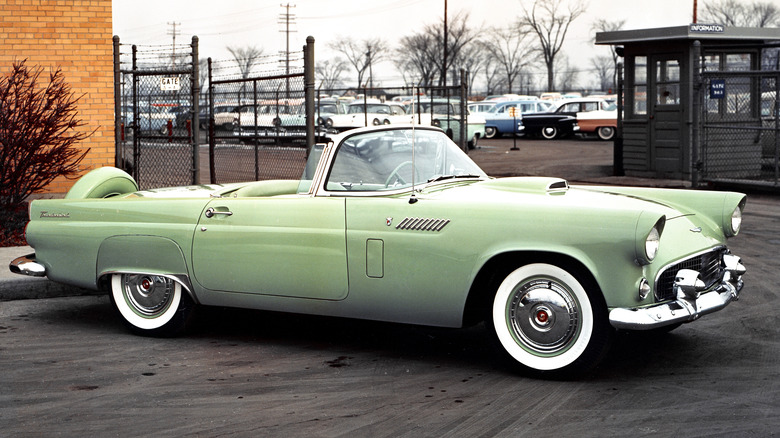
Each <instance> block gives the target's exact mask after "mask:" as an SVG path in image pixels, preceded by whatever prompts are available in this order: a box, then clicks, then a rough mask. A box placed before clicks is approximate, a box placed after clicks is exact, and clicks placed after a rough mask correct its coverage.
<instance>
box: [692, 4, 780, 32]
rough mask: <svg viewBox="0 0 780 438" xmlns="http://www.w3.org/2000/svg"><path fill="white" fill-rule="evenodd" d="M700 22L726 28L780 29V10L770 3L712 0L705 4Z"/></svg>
mask: <svg viewBox="0 0 780 438" xmlns="http://www.w3.org/2000/svg"><path fill="white" fill-rule="evenodd" d="M699 21H701V22H710V23H718V24H724V25H726V26H745V27H778V26H780V8H778V6H777V5H776V4H774V3H772V2H769V1H757V0H756V1H753V2H752V3H746V2H745V1H744V0H712V1H711V2H708V3H705V4H704V9H703V10H702V13H701V15H700V16H699Z"/></svg>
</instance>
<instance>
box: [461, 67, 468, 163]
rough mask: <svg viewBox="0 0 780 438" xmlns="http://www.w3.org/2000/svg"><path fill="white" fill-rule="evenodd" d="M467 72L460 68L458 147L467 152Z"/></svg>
mask: <svg viewBox="0 0 780 438" xmlns="http://www.w3.org/2000/svg"><path fill="white" fill-rule="evenodd" d="M466 75H467V73H466V70H465V69H460V147H461V149H463V152H465V153H467V154H468V153H469V140H468V139H467V138H466V134H467V133H468V129H467V128H468V123H469V120H468V111H466V108H467V105H466V104H467V102H466V98H467V95H468V92H467V87H468V82H467V79H468V78H467V77H466Z"/></svg>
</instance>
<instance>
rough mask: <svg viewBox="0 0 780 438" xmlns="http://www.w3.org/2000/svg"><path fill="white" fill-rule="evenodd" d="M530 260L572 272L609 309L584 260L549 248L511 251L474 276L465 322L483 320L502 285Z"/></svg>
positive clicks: (470, 322) (464, 311)
mask: <svg viewBox="0 0 780 438" xmlns="http://www.w3.org/2000/svg"><path fill="white" fill-rule="evenodd" d="M530 263H547V264H551V265H555V266H558V267H560V268H562V269H565V270H566V271H569V272H570V273H572V274H573V275H575V276H576V277H578V278H579V279H580V281H582V282H583V283H584V284H583V287H586V288H593V291H594V292H595V293H594V299H597V300H598V302H597V303H594V304H598V305H600V306H604V308H606V301H605V299H604V294H603V292H602V291H601V288H600V286H599V283H598V281H596V278H595V277H594V276H593V273H592V271H591V270H590V269H588V267H587V266H586V265H585V264H584V263H583V262H582V261H580V260H578V259H576V258H574V257H572V256H570V255H568V254H562V253H556V252H547V251H510V252H505V253H501V254H496V255H494V256H493V257H491V258H490V259H489V260H488V261H487V262H486V263H485V264H484V265H482V268H480V270H479V272H478V273H477V275H476V276H475V278H474V281H473V282H472V284H471V288H470V289H469V294H468V297H467V298H466V304H465V308H464V310H463V325H464V326H470V325H474V324H478V323H480V322H482V321H483V320H484V319H485V317H486V315H487V314H488V311H489V309H490V308H491V306H492V302H493V296H494V293H495V290H496V289H497V288H498V285H499V284H500V283H501V281H503V279H504V278H505V277H506V276H507V275H508V274H509V273H510V272H511V271H513V270H514V269H516V268H518V267H520V266H523V265H527V264H530Z"/></svg>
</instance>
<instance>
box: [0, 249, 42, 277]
mask: <svg viewBox="0 0 780 438" xmlns="http://www.w3.org/2000/svg"><path fill="white" fill-rule="evenodd" d="M8 269H10V270H11V272H13V273H14V274H21V275H29V276H30V277H45V276H46V267H45V266H43V265H42V264H40V263H38V262H37V261H35V253H33V254H28V255H26V256H21V257H17V258H15V259H14V260H13V261H12V262H11V263H10V264H9V265H8Z"/></svg>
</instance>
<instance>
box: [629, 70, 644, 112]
mask: <svg viewBox="0 0 780 438" xmlns="http://www.w3.org/2000/svg"><path fill="white" fill-rule="evenodd" d="M633 73H634V77H633V79H634V86H633V93H632V94H633V100H634V102H633V105H632V107H631V109H632V113H633V114H634V115H635V116H645V115H647V57H646V56H635V57H634V72H633Z"/></svg>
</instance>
